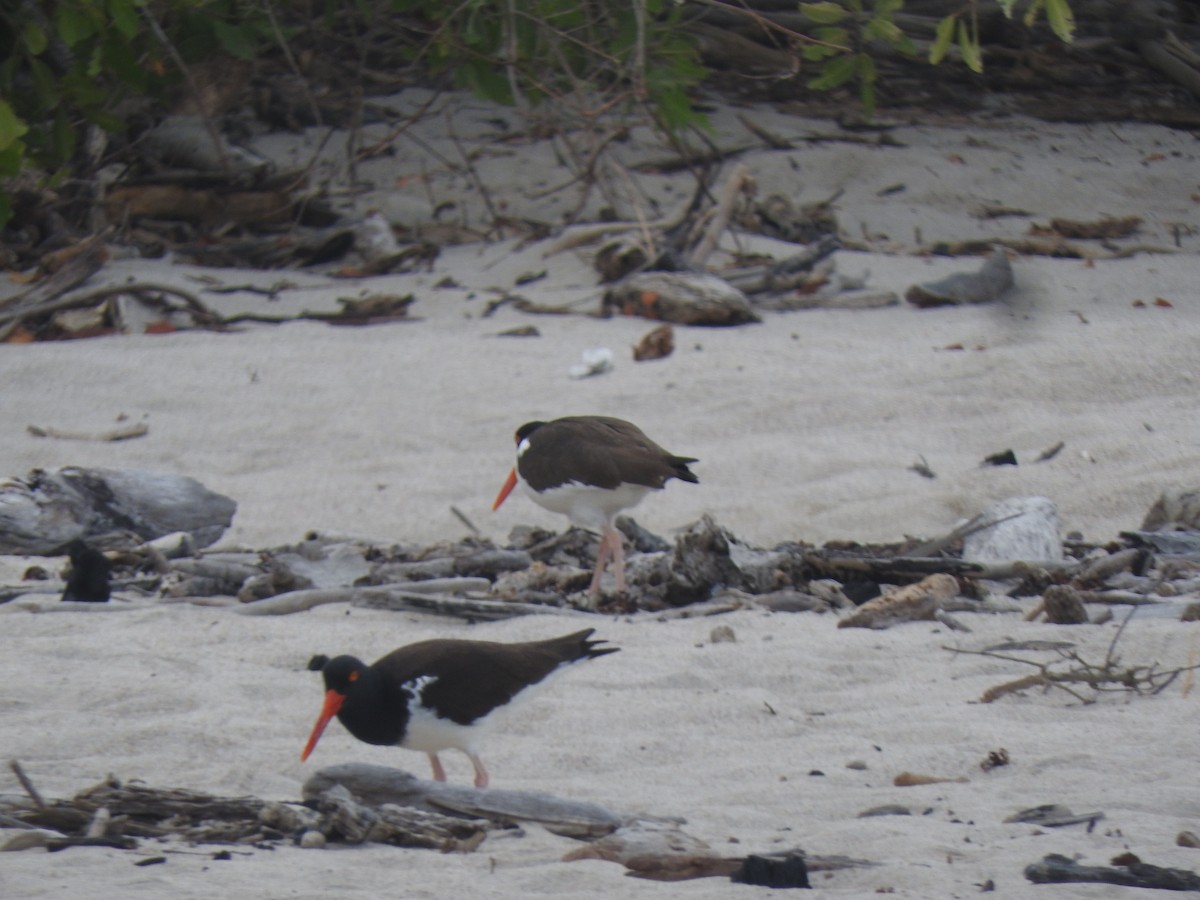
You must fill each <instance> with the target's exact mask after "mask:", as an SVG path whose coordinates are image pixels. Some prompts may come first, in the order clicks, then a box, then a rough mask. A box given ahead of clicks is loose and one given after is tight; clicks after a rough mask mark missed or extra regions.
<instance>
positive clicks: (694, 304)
mask: <svg viewBox="0 0 1200 900" xmlns="http://www.w3.org/2000/svg"><path fill="white" fill-rule="evenodd" d="M600 312H601V314H602V315H606V316H607V315H612V314H614V313H619V314H620V315H624V316H641V317H642V318H645V319H657V320H658V321H661V322H673V323H675V324H677V325H711V326H727V325H744V324H747V323H750V322H760V321H762V319H761V317H760V316H759V315H758V313H756V312H755V311H754V310H753V309H752V308H751V306H750V302H749V300H747V299H746V295H745V294H744V293H742V292H741V291H740V290H738V289H737V288H735V287H733V286H732V285H731V284H729V282H727V281H725V280H723V279H721V278H718V277H717V276H716V275H709V274H705V273H701V272H639V273H636V274H634V275H630V276H628V277H627V278H624V279H622V280H621V281H620V282H618V283H616V284H614V285H613V286H612V287H610V288H609V289H608V290H607V291H606V292H605V293H604V297H603V299H602V300H601V304H600Z"/></svg>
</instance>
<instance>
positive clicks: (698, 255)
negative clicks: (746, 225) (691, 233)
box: [688, 163, 753, 270]
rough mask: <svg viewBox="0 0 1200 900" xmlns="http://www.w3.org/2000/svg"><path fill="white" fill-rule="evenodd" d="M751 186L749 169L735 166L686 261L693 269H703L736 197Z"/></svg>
mask: <svg viewBox="0 0 1200 900" xmlns="http://www.w3.org/2000/svg"><path fill="white" fill-rule="evenodd" d="M752 184H753V181H752V179H751V178H750V169H749V168H748V167H746V166H745V165H743V164H741V163H739V164H738V165H737V166H735V167H734V169H733V173H732V174H731V175H730V176H729V180H728V181H726V182H725V188H724V190H722V191H721V195H720V197H719V198H718V200H717V206H716V209H715V210H714V211H713V216H712V219H711V220H710V221H709V223H708V228H707V229H706V230H705V232H704V238H703V239H702V240H701V241H700V244H699V245H698V246H697V247H696V249H695V250H693V251H692V253H691V258H690V259H689V260H688V262H689V263H690V264H691V265H692V266H693V267H694V268H695V269H697V270H700V269H703V268H704V264H705V263H706V262H707V261H708V258H709V257H710V256H711V255H712V253H713V251H714V250H716V249H717V241H719V240H720V239H721V233H722V232H723V231H724V230H725V229H726V227H728V225H729V220H730V218H731V217H732V216H733V208H734V206H735V204H736V203H737V199H738V197H740V196H741V195H742V193H743V192H745V191H747V190H748V189H749V187H750V186H751V185H752Z"/></svg>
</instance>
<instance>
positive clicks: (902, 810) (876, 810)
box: [857, 803, 912, 819]
mask: <svg viewBox="0 0 1200 900" xmlns="http://www.w3.org/2000/svg"><path fill="white" fill-rule="evenodd" d="M911 815H912V810H911V809H909V808H908V807H907V806H903V805H901V804H899V803H884V804H883V805H881V806H872V807H871V808H870V809H864V810H863V811H862V812H860V813H859V814H858V816H857V818H859V819H874V818H876V817H878V816H911Z"/></svg>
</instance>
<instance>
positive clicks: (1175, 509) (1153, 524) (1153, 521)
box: [1142, 488, 1200, 531]
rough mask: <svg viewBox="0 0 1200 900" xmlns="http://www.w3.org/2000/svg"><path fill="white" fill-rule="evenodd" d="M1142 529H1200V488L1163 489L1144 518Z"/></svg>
mask: <svg viewBox="0 0 1200 900" xmlns="http://www.w3.org/2000/svg"><path fill="white" fill-rule="evenodd" d="M1142 531H1200V488H1190V489H1180V488H1172V489H1170V490H1166V491H1163V492H1162V494H1160V495H1159V497H1158V499H1157V500H1155V501H1154V505H1153V506H1151V507H1150V509H1149V511H1148V512H1147V513H1146V516H1145V518H1144V519H1142Z"/></svg>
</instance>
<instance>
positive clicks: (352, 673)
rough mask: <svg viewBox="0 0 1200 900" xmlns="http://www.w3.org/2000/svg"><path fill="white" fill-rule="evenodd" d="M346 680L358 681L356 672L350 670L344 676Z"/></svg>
mask: <svg viewBox="0 0 1200 900" xmlns="http://www.w3.org/2000/svg"><path fill="white" fill-rule="evenodd" d="M346 680H347V681H350V682H354V681H358V673H357V672H351V673H350V674H349V675H347V676H346Z"/></svg>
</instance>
